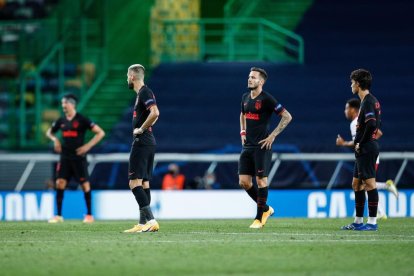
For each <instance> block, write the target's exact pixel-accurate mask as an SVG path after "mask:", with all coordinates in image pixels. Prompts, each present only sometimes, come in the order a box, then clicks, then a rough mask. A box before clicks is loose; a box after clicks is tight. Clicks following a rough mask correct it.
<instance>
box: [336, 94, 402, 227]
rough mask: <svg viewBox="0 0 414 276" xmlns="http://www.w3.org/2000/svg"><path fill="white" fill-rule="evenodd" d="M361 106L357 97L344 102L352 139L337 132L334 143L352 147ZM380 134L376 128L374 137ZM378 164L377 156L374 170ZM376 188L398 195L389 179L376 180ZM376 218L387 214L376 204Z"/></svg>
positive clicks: (385, 216)
mask: <svg viewBox="0 0 414 276" xmlns="http://www.w3.org/2000/svg"><path fill="white" fill-rule="evenodd" d="M360 106H361V101H360V100H359V99H356V98H353V99H350V100H348V101H347V102H346V105H345V117H346V118H347V119H348V120H349V121H351V125H350V129H351V135H352V140H351V141H345V140H344V139H343V138H342V137H341V136H340V135H339V134H338V137H337V138H336V145H337V146H339V147H351V148H353V147H354V139H355V135H356V125H357V120H358V114H359V108H360ZM381 136H382V131H381V130H380V129H378V132H377V133H376V137H375V139H377V140H378V139H379V138H380V137H381ZM378 166H379V157H378V158H377V160H376V163H375V170H376V171H378ZM377 189H378V190H385V189H386V190H388V191H390V192H391V193H393V194H394V195H395V196H396V197H398V190H397V187H396V186H395V185H394V182H393V181H392V180H391V179H389V180H387V181H386V182H385V183H384V182H377ZM377 218H379V219H387V214H386V212H385V211H384V210H382V208H381V205H378V214H377Z"/></svg>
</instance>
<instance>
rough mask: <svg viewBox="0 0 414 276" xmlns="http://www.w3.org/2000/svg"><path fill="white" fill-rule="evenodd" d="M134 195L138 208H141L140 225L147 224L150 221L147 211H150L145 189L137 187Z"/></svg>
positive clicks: (133, 190)
mask: <svg viewBox="0 0 414 276" xmlns="http://www.w3.org/2000/svg"><path fill="white" fill-rule="evenodd" d="M132 193H133V194H134V196H135V200H136V201H137V203H138V206H139V224H145V223H146V222H147V220H148V219H147V217H148V214H147V209H149V202H148V197H147V194H146V193H145V192H144V189H143V188H142V186H137V187H135V188H133V189H132ZM145 207H148V208H145ZM150 211H151V209H150ZM151 215H152V213H151Z"/></svg>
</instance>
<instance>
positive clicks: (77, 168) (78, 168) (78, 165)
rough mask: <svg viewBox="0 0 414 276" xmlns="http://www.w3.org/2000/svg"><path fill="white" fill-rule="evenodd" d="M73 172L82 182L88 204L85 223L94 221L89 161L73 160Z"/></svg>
mask: <svg viewBox="0 0 414 276" xmlns="http://www.w3.org/2000/svg"><path fill="white" fill-rule="evenodd" d="M72 167H73V172H74V175H75V178H76V180H77V181H78V182H79V183H81V187H82V190H83V196H84V198H85V204H86V216H85V218H84V219H83V222H84V223H92V222H94V218H93V216H92V192H91V184H90V182H89V173H88V162H87V161H86V159H82V160H74V161H72Z"/></svg>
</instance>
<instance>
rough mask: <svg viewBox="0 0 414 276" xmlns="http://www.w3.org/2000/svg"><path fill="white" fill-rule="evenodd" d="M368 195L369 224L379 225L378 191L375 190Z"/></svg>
mask: <svg viewBox="0 0 414 276" xmlns="http://www.w3.org/2000/svg"><path fill="white" fill-rule="evenodd" d="M367 194H368V212H369V217H368V223H369V224H377V211H378V190H377V189H373V190H371V191H367Z"/></svg>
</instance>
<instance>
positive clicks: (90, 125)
mask: <svg viewBox="0 0 414 276" xmlns="http://www.w3.org/2000/svg"><path fill="white" fill-rule="evenodd" d="M82 121H83V124H84V126H85V128H86V129H92V128H93V127H94V126H95V125H96V124H95V123H94V122H93V121H92V120H91V119H89V118H88V117H83V119H82Z"/></svg>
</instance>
